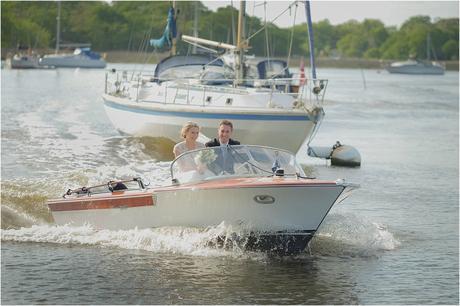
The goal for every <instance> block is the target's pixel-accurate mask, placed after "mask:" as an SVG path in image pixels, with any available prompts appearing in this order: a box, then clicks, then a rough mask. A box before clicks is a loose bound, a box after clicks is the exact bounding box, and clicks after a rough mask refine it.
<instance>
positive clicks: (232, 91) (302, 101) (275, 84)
mask: <svg viewBox="0 0 460 306" xmlns="http://www.w3.org/2000/svg"><path fill="white" fill-rule="evenodd" d="M128 76H129V77H128ZM327 84H328V80H327V79H313V80H312V79H309V80H305V79H301V78H270V79H254V78H250V79H244V80H242V83H241V84H239V85H235V84H234V82H233V79H230V78H227V79H214V78H200V77H198V78H174V79H167V78H162V79H158V78H155V77H154V75H153V74H145V73H139V72H137V74H134V73H132V72H130V71H121V72H120V71H115V70H111V71H107V72H106V78H105V93H106V94H107V95H110V96H115V97H121V98H127V99H129V100H130V101H136V102H157V103H163V104H175V103H176V100H177V98H178V96H180V97H181V99H185V101H186V103H185V104H191V99H190V97H191V92H192V91H193V92H197V91H199V92H201V93H202V94H201V93H200V95H202V104H201V106H203V107H206V106H208V104H209V103H207V102H209V101H207V100H208V99H209V95H210V94H220V95H222V94H229V95H248V94H253V95H257V94H263V95H265V96H268V100H269V102H268V106H269V107H276V106H274V105H272V101H273V100H274V99H276V97H279V96H280V95H281V96H290V97H292V98H293V99H294V100H295V102H294V103H293V108H308V107H310V106H322V104H323V102H324V96H325V93H326V88H327ZM155 86H162V87H163V88H162V91H163V92H164V94H163V96H162V97H161V101H160V100H156V101H149V99H147V98H146V95H147V94H146V93H144V92H150V91H149V90H152V88H153V87H155Z"/></svg>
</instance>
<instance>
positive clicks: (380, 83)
mask: <svg viewBox="0 0 460 306" xmlns="http://www.w3.org/2000/svg"><path fill="white" fill-rule="evenodd" d="M112 67H116V68H120V67H130V68H133V67H134V66H128V65H112V66H110V67H109V68H112ZM104 75H105V72H104V71H102V70H81V69H57V70H30V71H25V70H24V71H20V70H7V69H3V70H2V71H1V119H2V121H1V132H2V134H1V137H2V138H1V145H2V146H1V183H2V186H1V187H2V191H1V201H2V202H1V209H2V215H1V218H2V231H1V239H2V244H1V255H2V257H1V281H2V283H1V302H2V304H458V303H459V289H458V287H459V251H458V249H459V176H458V175H459V168H458V167H459V159H458V156H459V126H458V124H459V120H458V119H459V112H458V110H459V78H458V73H456V72H455V73H454V72H448V73H447V74H446V75H444V76H404V75H390V74H388V73H386V72H384V71H377V70H365V71H361V70H358V69H355V70H353V69H340V70H339V69H320V70H319V71H318V75H319V76H320V77H322V78H328V79H329V86H328V88H327V93H326V101H325V105H324V108H325V111H326V117H325V120H324V122H323V124H322V126H321V128H320V130H319V132H318V134H317V135H316V138H315V140H314V141H313V144H314V145H320V146H326V145H327V146H329V145H332V144H333V143H335V141H336V140H340V141H341V142H342V143H346V144H350V145H352V146H354V147H356V148H357V149H358V150H359V151H360V153H361V156H362V161H363V162H362V166H361V167H360V168H354V169H350V168H339V167H332V166H330V165H327V164H326V162H325V161H323V160H318V159H312V158H309V157H307V156H306V153H305V149H304V150H301V151H300V152H299V153H298V156H297V157H298V159H299V161H300V162H301V163H302V164H305V165H308V166H309V167H310V169H312V172H313V173H314V175H316V176H317V177H318V178H328V179H336V178H345V179H347V180H348V181H351V182H354V183H358V184H360V185H361V188H360V189H358V190H356V191H355V192H354V193H353V194H352V196H351V197H350V198H348V199H347V200H346V201H345V202H343V203H341V204H339V205H337V206H335V207H334V208H333V209H332V210H331V213H330V214H329V215H328V217H327V218H326V220H325V222H324V224H323V225H322V227H321V229H320V231H319V233H318V235H317V236H316V237H315V238H314V240H313V241H312V243H311V245H310V250H309V251H307V252H305V254H301V255H298V256H293V257H283V258H278V257H269V256H267V255H266V254H263V253H257V252H243V251H241V250H239V249H238V248H236V247H235V248H234V249H228V250H220V249H214V248H212V247H210V246H208V245H207V244H206V242H207V241H208V240H209V239H210V237H211V236H212V235H214V234H215V232H216V231H221V230H222V231H224V230H225V224H221V225H219V226H216V227H215V228H210V229H208V230H207V231H196V230H194V229H190V228H160V229H148V230H138V229H133V230H129V231H103V230H102V231H101V230H99V231H97V230H95V229H93V228H91V227H89V226H88V227H78V228H72V227H68V226H55V225H53V224H52V218H51V216H50V214H49V212H48V210H47V208H46V206H45V201H46V199H47V198H54V197H59V196H60V195H61V194H62V193H63V192H64V191H65V190H67V188H74V187H78V186H84V185H85V186H88V185H91V184H95V183H99V182H105V181H108V180H110V179H113V178H122V177H127V176H134V175H142V176H143V177H144V178H145V179H148V180H149V181H150V183H151V184H152V185H156V184H165V182H167V180H168V165H169V163H168V159H169V157H170V155H169V152H162V146H161V145H162V144H161V143H157V142H156V141H154V140H152V139H149V138H135V137H128V136H121V135H119V134H118V133H117V131H115V130H114V128H113V127H112V125H111V123H110V122H109V121H108V118H107V117H106V115H105V113H104V109H103V106H102V99H101V94H102V93H103V90H104ZM211 136H213V135H211ZM234 136H235V138H236V139H238V135H234Z"/></svg>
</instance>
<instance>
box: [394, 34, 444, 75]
mask: <svg viewBox="0 0 460 306" xmlns="http://www.w3.org/2000/svg"><path fill="white" fill-rule="evenodd" d="M431 47H432V46H431V37H430V35H428V37H427V46H426V54H427V60H426V61H421V60H417V59H409V60H407V61H403V62H394V63H391V64H390V65H389V66H387V67H386V69H387V71H388V72H389V73H400V74H434V75H442V74H444V71H445V67H444V66H443V65H442V64H441V63H439V62H437V61H431V60H430V49H431Z"/></svg>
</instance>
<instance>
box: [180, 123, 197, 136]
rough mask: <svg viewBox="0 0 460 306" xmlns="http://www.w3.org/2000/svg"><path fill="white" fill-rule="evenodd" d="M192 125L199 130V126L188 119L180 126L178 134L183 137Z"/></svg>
mask: <svg viewBox="0 0 460 306" xmlns="http://www.w3.org/2000/svg"><path fill="white" fill-rule="evenodd" d="M194 127H196V128H198V131H199V130H200V127H199V126H198V124H197V123H196V122H193V121H189V122H187V123H186V124H184V126H183V127H182V130H181V131H180V135H181V136H182V138H185V134H187V132H188V131H189V130H190V129H191V128H194Z"/></svg>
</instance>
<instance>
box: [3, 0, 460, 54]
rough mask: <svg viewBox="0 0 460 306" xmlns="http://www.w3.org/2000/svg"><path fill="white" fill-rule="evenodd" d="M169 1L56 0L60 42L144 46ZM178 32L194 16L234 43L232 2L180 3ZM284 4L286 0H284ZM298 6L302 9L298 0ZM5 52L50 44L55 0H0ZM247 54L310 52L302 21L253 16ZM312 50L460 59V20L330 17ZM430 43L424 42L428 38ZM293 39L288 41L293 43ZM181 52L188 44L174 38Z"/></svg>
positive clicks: (158, 30) (206, 30)
mask: <svg viewBox="0 0 460 306" xmlns="http://www.w3.org/2000/svg"><path fill="white" fill-rule="evenodd" d="M170 5H171V3H170V2H169V1H145V2H143V1H118V2H117V1H113V2H102V1H101V2H93V1H63V2H61V42H63V43H88V42H89V43H91V44H92V48H93V49H94V50H97V51H113V50H128V51H146V50H149V51H150V50H152V47H149V46H148V41H149V39H151V38H159V37H160V36H161V35H162V34H163V32H164V29H165V25H166V17H167V12H168V9H169V7H170ZM176 5H177V11H178V14H177V23H178V33H181V34H187V35H193V25H194V19H195V15H196V14H197V15H198V18H197V29H198V33H199V37H202V38H206V39H211V40H215V41H220V42H227V43H233V41H234V40H235V35H236V34H235V31H236V30H235V27H236V23H237V19H238V11H237V10H236V9H235V8H233V7H231V6H227V7H223V8H219V9H218V10H217V11H216V12H213V11H211V10H209V9H207V8H206V7H205V5H204V4H203V3H202V2H199V1H198V2H194V1H178V2H177V3H176ZM286 5H288V3H287V4H286ZM298 9H303V5H302V4H299V8H298ZM1 12H2V14H1V43H2V49H5V48H6V49H9V50H13V49H16V48H18V47H19V46H22V47H29V48H34V49H52V48H54V46H55V44H56V17H57V12H58V10H57V3H56V2H55V1H17V2H13V1H2V2H1ZM263 26H265V30H264V31H260V32H259V33H258V34H257V35H255V36H254V37H252V38H251V40H250V46H251V49H250V51H249V53H250V54H255V55H257V56H271V57H285V56H287V55H288V53H289V50H291V54H292V55H293V56H306V55H308V53H309V52H308V50H309V43H308V39H307V37H308V36H307V35H308V33H307V31H308V30H307V26H306V24H305V23H302V24H298V25H295V26H293V27H290V28H279V27H277V26H276V25H275V24H273V23H268V24H264V22H263V21H262V20H260V19H259V18H257V17H251V16H248V17H247V18H246V24H245V28H246V32H247V36H251V35H253V34H254V33H256V31H258V30H259V29H260V28H262V27H263ZM313 31H314V39H315V52H316V54H319V55H320V56H330V57H354V58H366V59H407V58H408V57H417V58H421V59H424V58H426V57H427V46H429V52H430V53H431V55H432V56H431V57H432V58H433V57H436V58H437V59H439V60H458V54H459V47H458V41H459V19H458V18H450V19H439V20H436V21H434V22H432V21H431V19H430V17H429V16H414V17H411V18H410V19H408V20H407V21H406V22H405V23H404V24H403V25H402V26H401V27H400V28H396V27H392V26H385V25H384V24H383V23H382V22H381V21H380V20H376V19H366V20H364V21H362V22H358V21H355V20H351V21H348V22H345V23H342V24H339V25H332V24H331V23H330V22H329V21H328V20H327V19H326V20H323V21H320V22H317V23H314V24H313ZM428 38H429V39H430V40H431V44H427V39H428ZM291 42H292V43H291ZM178 51H179V52H180V53H186V52H190V46H189V45H187V44H186V43H182V42H179V44H178Z"/></svg>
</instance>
